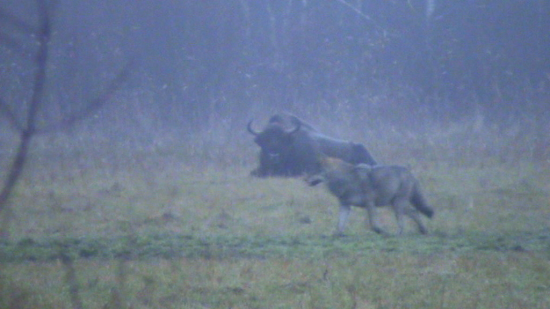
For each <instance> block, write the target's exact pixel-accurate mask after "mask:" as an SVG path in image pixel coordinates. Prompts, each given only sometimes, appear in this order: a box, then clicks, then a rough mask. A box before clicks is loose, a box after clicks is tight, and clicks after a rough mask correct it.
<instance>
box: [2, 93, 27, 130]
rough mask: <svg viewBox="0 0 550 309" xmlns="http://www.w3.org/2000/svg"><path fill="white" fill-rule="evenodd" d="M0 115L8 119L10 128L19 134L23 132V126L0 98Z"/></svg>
mask: <svg viewBox="0 0 550 309" xmlns="http://www.w3.org/2000/svg"><path fill="white" fill-rule="evenodd" d="M0 114H2V115H3V116H4V117H6V119H8V122H9V123H10V125H11V127H12V128H14V129H15V130H17V131H19V132H21V131H23V126H22V125H21V123H19V120H17V117H16V116H15V113H14V112H13V111H12V109H11V107H10V106H9V105H8V104H7V103H6V102H5V101H4V100H3V99H2V98H0Z"/></svg>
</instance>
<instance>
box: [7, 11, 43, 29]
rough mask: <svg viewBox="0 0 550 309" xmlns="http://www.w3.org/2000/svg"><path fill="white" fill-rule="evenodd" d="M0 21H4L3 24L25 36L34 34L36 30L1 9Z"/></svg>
mask: <svg viewBox="0 0 550 309" xmlns="http://www.w3.org/2000/svg"><path fill="white" fill-rule="evenodd" d="M0 21H4V22H5V23H7V24H9V25H11V26H13V27H14V28H16V29H17V30H19V31H21V32H24V33H27V34H33V33H36V30H37V29H36V28H35V27H33V26H32V25H30V24H27V23H26V22H24V21H23V20H22V19H20V18H18V17H15V16H13V15H11V14H10V13H8V12H6V11H4V10H3V9H0Z"/></svg>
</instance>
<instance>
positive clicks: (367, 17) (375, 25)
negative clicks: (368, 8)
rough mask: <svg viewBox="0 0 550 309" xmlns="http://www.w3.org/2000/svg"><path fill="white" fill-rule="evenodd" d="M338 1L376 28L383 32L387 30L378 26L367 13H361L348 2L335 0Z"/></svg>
mask: <svg viewBox="0 0 550 309" xmlns="http://www.w3.org/2000/svg"><path fill="white" fill-rule="evenodd" d="M336 1H338V2H340V3H341V4H343V5H345V6H346V7H348V8H349V9H351V10H352V11H354V12H355V13H357V15H359V16H361V17H362V18H363V19H365V20H367V21H369V22H370V23H371V24H373V25H374V27H376V28H377V29H378V30H382V31H384V32H385V33H388V31H386V29H384V27H382V26H380V25H379V24H378V23H377V22H376V21H375V20H374V19H372V18H371V17H370V16H369V15H367V14H365V13H363V12H362V11H361V10H360V9H358V8H356V7H355V6H353V5H351V4H349V3H348V2H346V1H344V0H336Z"/></svg>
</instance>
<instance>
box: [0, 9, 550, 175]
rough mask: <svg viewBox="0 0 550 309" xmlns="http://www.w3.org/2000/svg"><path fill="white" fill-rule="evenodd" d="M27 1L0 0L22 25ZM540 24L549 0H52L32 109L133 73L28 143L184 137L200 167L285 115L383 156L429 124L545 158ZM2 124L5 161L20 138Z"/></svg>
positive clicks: (6, 53)
mask: <svg viewBox="0 0 550 309" xmlns="http://www.w3.org/2000/svg"><path fill="white" fill-rule="evenodd" d="M34 5H35V4H34V2H33V1H15V0H7V1H3V5H2V9H3V10H5V11H6V12H11V14H14V15H15V16H17V17H18V18H21V19H22V20H25V21H28V22H29V23H32V22H33V21H35V20H36V19H37V10H36V8H35V7H34ZM0 20H1V19H0ZM1 25H2V29H3V30H2V31H3V33H5V34H8V35H9V36H15V38H16V39H17V40H18V41H21V43H22V44H25V48H26V49H28V50H29V51H32V49H33V48H34V47H35V46H34V44H35V41H33V39H32V38H31V37H25V35H24V34H21V32H18V31H17V29H16V28H14V27H12V26H10V25H9V23H7V22H2V24H1ZM548 29H550V3H549V2H548V1H544V0H537V1H498V0H485V1H473V0H471V1H467V0H465V1H457V2H448V1H436V0H428V1H425V0H421V1H420V0H408V1H405V0H402V1H401V0H395V1H349V2H344V1H337V0H334V1H306V0H302V1H292V0H290V1H269V0H266V1H247V0H223V1H222V0H219V1H215V0H213V1H175V2H168V1H162V2H158V1H152V0H151V1H149V0H143V1H139V2H134V1H122V0H115V1H100V0H96V1H85V2H80V1H58V4H57V6H56V9H55V14H54V16H53V34H52V42H51V44H50V61H49V64H48V68H47V69H48V70H47V74H48V78H47V88H46V94H45V101H46V102H45V103H44V104H43V105H44V106H45V107H43V108H42V109H43V110H42V111H41V113H40V120H39V121H42V122H48V121H50V122H51V121H52V120H56V119H62V118H63V117H64V115H67V114H70V113H71V112H72V111H75V110H78V109H79V108H81V107H82V105H83V104H84V103H83V102H86V100H88V99H89V98H92V97H94V96H95V95H97V93H99V92H100V91H101V90H102V89H103V88H104V87H105V85H106V84H107V83H108V81H109V80H110V79H112V78H113V76H115V75H116V73H117V72H118V70H120V68H121V67H122V66H123V65H124V63H126V62H129V61H131V62H132V68H131V70H132V72H131V77H130V78H129V79H128V80H127V82H126V83H125V85H124V86H123V87H122V88H121V89H120V91H118V92H117V94H116V96H115V97H114V98H112V99H111V100H110V103H109V104H108V106H107V107H106V108H104V109H102V110H100V111H98V112H97V113H95V115H94V117H93V118H91V119H87V120H85V121H84V122H83V123H81V124H79V125H78V126H77V127H75V128H73V129H71V130H69V131H64V132H57V133H55V134H49V135H43V136H41V137H39V138H37V139H36V141H35V143H36V144H35V147H37V148H36V149H42V150H44V151H48V152H53V153H55V152H59V151H61V152H64V151H65V150H71V149H72V150H74V149H86V151H92V150H96V151H99V150H101V151H103V152H104V151H105V150H106V149H111V150H112V149H114V148H122V149H123V150H125V151H130V152H138V151H153V152H155V151H159V149H180V148H181V147H185V148H186V149H187V150H186V151H185V152H186V153H187V156H188V158H187V159H188V160H189V162H191V161H192V160H195V159H196V160H198V161H193V164H195V165H200V166H204V165H206V164H211V163H219V164H218V165H221V166H224V165H227V164H240V165H243V164H244V165H250V164H253V162H254V161H255V152H256V150H257V149H256V148H255V146H254V145H253V144H252V143H251V138H250V136H249V135H248V133H246V130H245V129H244V128H245V124H246V122H247V121H248V120H249V119H255V120H256V123H255V124H256V126H258V127H261V126H262V125H264V123H265V120H266V119H267V117H268V116H269V115H270V114H273V113H275V112H279V111H288V112H291V113H294V114H296V115H298V116H299V117H302V118H304V119H305V120H306V121H309V122H311V123H312V124H314V125H316V126H318V128H319V129H320V130H321V131H322V132H325V133H326V134H329V135H333V136H336V137H339V138H345V139H353V140H356V141H359V142H363V143H365V144H366V145H367V147H368V148H370V149H371V151H372V152H373V154H374V156H375V157H376V158H377V159H378V160H380V161H381V162H393V161H397V162H400V161H403V159H406V158H411V157H414V158H415V159H416V160H423V159H425V158H426V155H425V154H423V153H422V152H423V151H424V150H423V145H421V146H419V149H417V152H415V151H414V150H413V149H410V150H408V151H407V149H405V148H404V147H403V146H404V145H410V144H411V142H410V141H409V139H412V140H413V141H417V140H418V139H419V137H422V136H426V135H429V136H430V138H429V139H428V140H427V141H426V142H427V143H435V144H441V145H442V144H444V143H446V142H448V140H449V139H448V138H449V136H451V137H456V136H458V137H459V138H460V139H461V140H462V141H463V142H464V143H463V144H464V145H469V147H477V148H476V149H473V148H472V149H470V150H471V151H474V152H475V151H479V153H470V154H471V155H472V157H477V156H484V155H489V156H499V159H500V160H504V161H506V160H516V159H518V156H520V157H522V158H529V159H537V160H542V161H544V160H546V159H547V158H548V146H549V142H548V140H549V138H548V133H549V131H550V128H549V125H548V118H549V113H550V108H549V107H550V99H549V98H550V94H549V87H550V76H549V74H550V53H548V50H549V48H550V32H549V31H548ZM0 53H1V54H0V57H1V59H2V61H1V62H0V85H1V88H0V89H1V94H2V96H3V98H4V100H5V101H6V102H9V104H10V105H11V106H12V107H13V110H14V111H15V113H19V114H18V115H19V116H20V117H23V113H24V110H25V104H28V101H29V93H30V90H31V88H30V87H32V83H31V78H32V77H33V74H34V68H33V63H32V62H29V61H28V58H25V57H21V55H20V53H18V52H16V51H14V50H13V49H11V48H10V46H9V44H3V45H2V47H1V48H0ZM0 126H1V131H0V132H2V134H0V139H1V140H0V141H1V143H2V150H1V151H2V162H3V163H6V160H8V159H9V156H10V151H12V149H13V142H14V139H15V138H14V137H15V135H14V134H13V132H12V130H10V127H9V125H8V124H7V122H6V121H2V123H1V124H0ZM466 129H468V130H469V131H468V132H465V131H464V132H462V131H461V130H466ZM472 133H473V134H472ZM461 134H462V135H461ZM480 138H484V140H483V141H480V140H479V139H480ZM502 138H506V142H503V141H502V142H501V141H500V140H501V139H502ZM491 143H495V144H494V145H491ZM464 145H463V146H464ZM451 146H452V145H451ZM455 146H456V145H455ZM499 147H500V148H499ZM450 148H452V147H450ZM527 148H528V149H527ZM455 150H457V149H455ZM458 150H459V149H458ZM178 151H180V150H178ZM451 152H452V151H450V150H449V154H448V155H449V156H453V154H452V153H451ZM463 155H464V153H461V152H460V151H458V152H456V153H455V156H463ZM445 158H446V157H444V156H443V155H439V157H436V158H433V157H432V158H430V159H441V160H443V159H445ZM205 159H206V160H205ZM7 162H9V160H8V161H7Z"/></svg>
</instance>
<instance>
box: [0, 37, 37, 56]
mask: <svg viewBox="0 0 550 309" xmlns="http://www.w3.org/2000/svg"><path fill="white" fill-rule="evenodd" d="M0 45H4V46H6V47H8V48H9V49H11V50H12V51H14V52H15V54H17V55H19V56H21V57H25V58H27V57H28V56H27V55H29V54H30V52H28V51H26V50H25V48H23V46H22V45H21V44H19V42H17V40H16V39H14V38H12V37H10V36H9V35H7V34H5V33H0Z"/></svg>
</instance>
